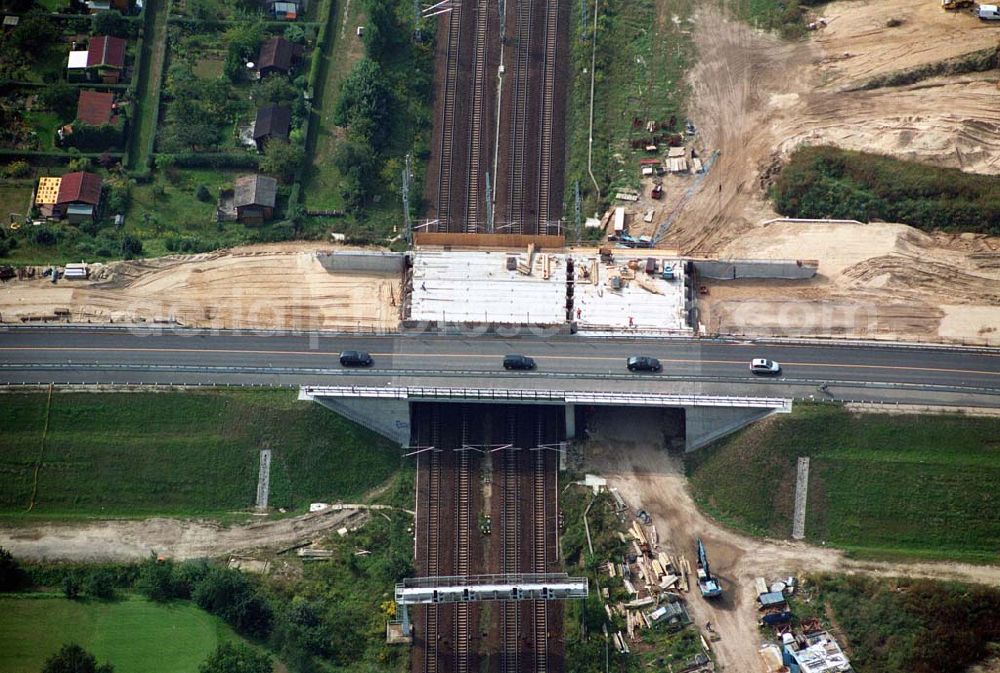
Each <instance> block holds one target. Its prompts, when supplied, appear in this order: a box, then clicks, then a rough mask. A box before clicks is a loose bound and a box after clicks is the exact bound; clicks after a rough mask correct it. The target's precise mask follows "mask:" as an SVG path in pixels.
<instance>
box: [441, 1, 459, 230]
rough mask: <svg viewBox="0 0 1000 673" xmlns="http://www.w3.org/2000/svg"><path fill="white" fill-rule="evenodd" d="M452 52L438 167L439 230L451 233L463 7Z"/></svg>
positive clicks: (453, 15) (451, 29)
mask: <svg viewBox="0 0 1000 673" xmlns="http://www.w3.org/2000/svg"><path fill="white" fill-rule="evenodd" d="M447 17H448V19H447V20H448V50H447V57H446V62H447V66H446V68H445V94H444V101H443V107H442V110H441V125H442V126H441V152H440V162H439V164H438V193H437V218H438V229H439V230H440V231H448V228H449V225H450V221H451V178H452V166H453V158H454V145H455V105H456V100H457V98H458V50H459V48H460V47H461V42H462V3H458V4H457V5H456V6H455V7H454V9H452V11H450V12H448V14H447Z"/></svg>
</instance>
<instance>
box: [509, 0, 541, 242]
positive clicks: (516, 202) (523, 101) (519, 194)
mask: <svg viewBox="0 0 1000 673" xmlns="http://www.w3.org/2000/svg"><path fill="white" fill-rule="evenodd" d="M515 1H516V2H517V33H516V43H515V45H516V49H515V54H514V95H513V111H512V113H511V117H510V119H511V121H510V124H511V135H510V167H509V177H508V180H509V182H508V184H507V189H508V192H507V193H508V197H507V216H508V217H509V218H510V228H511V232H512V233H514V234H521V233H523V232H524V225H525V221H524V220H525V217H524V188H525V184H524V162H525V153H526V152H525V144H526V143H527V135H528V66H529V61H530V55H531V10H532V5H533V4H534V3H533V2H532V0H515Z"/></svg>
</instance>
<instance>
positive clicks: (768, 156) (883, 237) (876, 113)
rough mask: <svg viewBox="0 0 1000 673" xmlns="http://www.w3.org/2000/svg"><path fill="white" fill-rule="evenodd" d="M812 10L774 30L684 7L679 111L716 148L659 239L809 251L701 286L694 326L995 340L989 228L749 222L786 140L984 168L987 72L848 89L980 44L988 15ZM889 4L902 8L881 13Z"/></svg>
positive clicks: (699, 245) (685, 244)
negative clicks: (689, 64) (793, 37)
mask: <svg viewBox="0 0 1000 673" xmlns="http://www.w3.org/2000/svg"><path fill="white" fill-rule="evenodd" d="M823 16H824V17H825V18H826V19H827V20H828V25H827V27H826V28H825V29H823V30H820V31H817V32H815V33H813V34H812V35H811V37H810V39H808V40H805V41H801V42H795V43H785V42H782V41H780V40H779V39H778V38H776V37H774V36H771V35H765V34H762V33H758V32H755V31H753V30H751V29H750V28H748V27H747V26H745V25H744V24H741V23H738V22H734V21H729V20H726V19H723V18H722V17H720V16H719V15H718V14H717V13H716V12H715V11H714V10H712V9H711V8H709V7H704V8H702V9H701V10H700V11H699V14H698V17H697V29H696V30H695V31H694V33H693V34H694V37H695V41H696V44H697V47H698V52H699V62H698V64H697V66H696V67H695V68H694V69H693V70H692V73H691V77H690V81H691V84H692V90H693V95H692V97H691V101H692V102H691V110H690V114H691V117H692V119H694V120H695V122H696V124H698V126H699V129H700V134H701V137H700V139H699V141H700V143H701V144H702V145H703V146H704V147H705V148H706V149H718V150H720V152H721V154H720V156H719V159H718V161H717V162H716V164H715V166H714V167H713V169H712V171H711V172H710V174H709V175H708V176H707V177H706V178H705V180H704V182H703V185H702V187H701V189H700V190H699V191H698V193H697V194H696V195H695V196H694V197H693V198H692V199H691V201H690V202H689V203H688V204H687V206H686V207H685V209H684V211H683V213H682V214H681V216H680V217H679V218H678V220H677V222H676V223H675V224H674V226H673V227H672V228H671V231H670V234H669V236H668V238H667V240H666V241H665V242H664V245H666V246H668V247H673V248H677V249H679V250H680V251H681V252H682V253H687V254H696V255H697V254H704V255H721V256H725V257H733V258H758V257H768V256H775V257H782V258H788V259H819V260H820V275H819V277H818V278H817V279H815V280H814V281H811V282H808V283H746V284H744V283H739V284H719V283H715V284H712V285H710V287H709V290H710V294H709V296H708V297H706V298H705V299H704V301H703V302H702V304H703V305H702V306H701V308H702V310H703V316H702V323H703V324H704V325H705V326H706V328H707V329H708V330H709V331H710V332H715V331H721V332H729V333H745V334H773V333H781V334H809V335H813V334H827V335H849V336H881V337H885V338H907V339H928V340H938V339H940V340H959V341H965V342H973V343H987V344H994V345H995V344H1000V336H998V332H1000V308H998V304H1000V302H998V300H997V298H998V296H1000V275H998V274H997V268H998V266H1000V238H996V237H992V238H987V237H985V236H981V237H980V236H971V235H966V236H964V237H960V236H948V235H927V234H923V233H921V232H918V231H916V230H914V229H912V228H910V227H905V226H901V225H893V224H881V223H873V224H869V225H866V226H857V225H825V224H824V225H815V224H807V223H795V224H789V223H775V224H770V225H767V224H765V223H767V222H768V221H770V220H773V219H774V218H776V217H777V215H776V214H775V213H774V211H773V209H772V208H771V207H770V204H769V203H768V202H767V200H766V198H765V197H766V188H767V186H768V184H769V181H770V179H771V178H772V177H773V175H774V174H775V171H776V170H777V169H778V168H779V167H780V165H781V162H782V160H783V159H785V158H786V157H787V156H788V154H789V153H790V152H791V151H793V150H794V149H795V148H796V147H798V146H800V145H802V144H810V145H812V144H833V145H836V146H839V147H843V148H846V149H858V150H867V151H874V152H879V153H883V154H889V155H892V156H896V157H900V158H903V159H915V160H920V161H925V162H928V163H932V164H934V165H939V166H950V167H956V168H961V169H963V170H967V171H971V172H979V173H987V174H997V173H1000V89H998V88H997V77H998V74H997V72H996V71H992V72H989V73H982V74H971V75H960V76H952V77H947V78H932V79H928V80H924V81H922V82H918V83H916V84H912V85H908V86H901V87H890V88H879V89H872V90H867V91H862V90H857V87H859V86H860V85H862V84H864V83H865V82H867V81H869V80H871V78H872V77H874V76H880V75H885V74H887V73H890V72H896V71H904V70H907V69H911V68H914V67H919V66H923V65H927V64H933V63H936V62H939V61H942V60H946V59H951V58H954V57H957V56H961V55H963V54H968V53H970V52H974V51H977V50H981V49H985V48H990V47H996V46H997V41H998V34H997V33H996V32H995V31H994V30H990V29H991V28H992V26H988V25H984V24H982V23H980V22H979V21H977V20H976V19H975V18H974V17H972V16H970V15H968V14H966V13H958V14H953V13H948V12H944V11H943V10H941V9H940V8H939V7H938V5H936V4H934V3H926V4H920V5H913V4H912V3H905V2H903V1H902V0H885V1H884V2H883V1H880V2H877V3H876V2H868V1H860V2H859V1H855V2H834V3H831V4H829V5H827V6H826V7H825V8H824V9H823ZM890 18H904V19H905V20H904V22H903V24H902V25H901V26H897V27H891V28H890V27H887V25H886V22H887V21H888V20H889V19H890ZM750 299H752V300H753V301H752V302H751V301H748V300H750ZM859 305H860V307H861V309H857V307H858V306H859ZM845 313H846V314H847V315H846V316H845V315H842V314H845ZM858 313H860V314H862V316H863V317H862V318H858V317H857V316H856V315H855V314H858Z"/></svg>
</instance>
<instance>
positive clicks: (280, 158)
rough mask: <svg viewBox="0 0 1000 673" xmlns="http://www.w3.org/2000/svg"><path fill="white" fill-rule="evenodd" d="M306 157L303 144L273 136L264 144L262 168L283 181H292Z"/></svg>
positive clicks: (262, 170)
mask: <svg viewBox="0 0 1000 673" xmlns="http://www.w3.org/2000/svg"><path fill="white" fill-rule="evenodd" d="M305 158H306V151H305V149H304V148H303V147H302V146H301V145H296V144H294V143H290V142H288V141H287V140H282V139H281V138H272V139H271V140H268V141H267V144H266V145H265V146H264V156H263V157H261V160H260V170H261V172H263V173H270V174H271V175H276V176H278V177H279V178H280V179H281V181H282V182H291V181H292V180H293V179H294V178H295V172H296V171H297V170H298V169H299V167H300V166H301V165H302V162H303V161H304V160H305Z"/></svg>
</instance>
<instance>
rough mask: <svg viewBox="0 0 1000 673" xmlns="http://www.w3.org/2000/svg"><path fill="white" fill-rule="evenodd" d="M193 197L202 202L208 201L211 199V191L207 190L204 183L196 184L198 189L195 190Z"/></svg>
mask: <svg viewBox="0 0 1000 673" xmlns="http://www.w3.org/2000/svg"><path fill="white" fill-rule="evenodd" d="M194 195H195V197H196V198H197V199H198V200H199V201H202V202H204V203H208V202H209V201H211V200H212V193H211V192H210V191H208V187H206V186H205V185H198V189H196V190H195V193H194Z"/></svg>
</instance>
